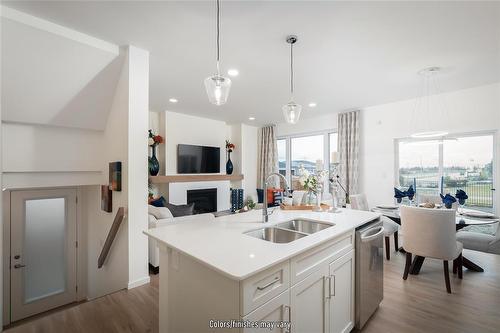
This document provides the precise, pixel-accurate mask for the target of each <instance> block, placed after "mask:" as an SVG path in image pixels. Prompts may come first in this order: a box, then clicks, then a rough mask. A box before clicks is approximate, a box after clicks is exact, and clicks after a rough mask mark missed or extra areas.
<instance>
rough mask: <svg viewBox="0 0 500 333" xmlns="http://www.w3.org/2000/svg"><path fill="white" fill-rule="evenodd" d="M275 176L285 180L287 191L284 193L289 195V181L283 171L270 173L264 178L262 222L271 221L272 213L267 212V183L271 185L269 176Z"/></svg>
mask: <svg viewBox="0 0 500 333" xmlns="http://www.w3.org/2000/svg"><path fill="white" fill-rule="evenodd" d="M273 176H278V177H281V178H282V179H283V181H284V182H285V193H284V195H286V196H288V195H289V187H288V181H287V180H286V178H285V176H283V175H282V174H281V173H277V172H273V173H270V174H269V175H268V176H267V177H266V178H265V179H264V202H263V204H262V222H264V223H265V222H268V221H269V215H271V214H268V213H267V185H269V184H268V182H269V178H271V177H273Z"/></svg>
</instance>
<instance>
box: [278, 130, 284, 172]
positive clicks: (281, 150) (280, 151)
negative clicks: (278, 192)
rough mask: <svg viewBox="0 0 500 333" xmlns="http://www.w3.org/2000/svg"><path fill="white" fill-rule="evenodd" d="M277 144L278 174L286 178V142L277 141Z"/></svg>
mask: <svg viewBox="0 0 500 333" xmlns="http://www.w3.org/2000/svg"><path fill="white" fill-rule="evenodd" d="M277 143H278V172H279V173H281V174H282V175H283V176H285V177H286V140H285V139H279V140H277Z"/></svg>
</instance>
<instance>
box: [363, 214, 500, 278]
mask: <svg viewBox="0 0 500 333" xmlns="http://www.w3.org/2000/svg"><path fill="white" fill-rule="evenodd" d="M384 206H385V207H384ZM391 206H392V205H381V206H378V207H375V208H372V211H373V212H378V213H380V214H382V215H383V216H386V217H388V218H389V219H391V220H393V221H394V222H396V223H397V224H399V225H401V216H400V210H399V206H393V207H391ZM389 207H390V208H389ZM428 209H446V208H428ZM474 212H476V213H480V211H479V210H474V209H469V208H467V209H458V210H457V214H456V219H455V226H456V230H457V231H459V230H460V229H462V228H464V227H466V226H470V225H486V224H492V223H497V222H499V221H500V219H499V218H498V217H497V216H491V217H488V218H477V217H471V216H470V215H469V214H470V213H474ZM398 251H400V252H403V253H404V252H405V250H404V246H402V247H400V248H399V249H398ZM424 260H425V257H422V256H415V258H414V259H413V261H412V264H411V266H410V274H412V275H418V274H419V273H420V269H421V268H422V264H423V263H424ZM462 264H463V266H464V267H465V268H467V269H469V270H471V271H475V272H484V269H483V268H482V267H481V266H479V265H478V264H476V263H474V262H473V261H471V260H469V259H467V258H466V257H464V256H462Z"/></svg>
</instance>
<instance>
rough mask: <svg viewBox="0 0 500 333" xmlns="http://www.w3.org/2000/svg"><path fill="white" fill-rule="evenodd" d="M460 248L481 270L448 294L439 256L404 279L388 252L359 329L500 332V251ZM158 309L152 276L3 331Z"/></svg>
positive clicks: (400, 259)
mask: <svg viewBox="0 0 500 333" xmlns="http://www.w3.org/2000/svg"><path fill="white" fill-rule="evenodd" d="M464 253H466V256H467V257H468V258H469V259H471V260H473V261H475V262H477V263H478V264H480V265H481V266H482V267H484V268H485V272H484V273H476V272H469V271H467V270H465V271H464V278H463V280H462V281H460V280H459V279H458V278H457V277H456V276H452V277H451V288H452V292H453V293H452V294H447V293H446V289H445V284H444V278H443V265H442V262H441V261H437V260H432V259H426V261H425V263H424V266H423V267H422V270H421V273H420V275H418V276H413V275H410V276H409V277H408V280H406V281H403V279H402V278H401V276H402V272H403V267H404V255H403V254H400V253H395V252H392V253H391V255H392V257H391V260H390V261H385V279H384V288H385V290H384V292H385V297H384V301H383V302H382V304H381V305H380V308H379V309H378V311H377V312H376V313H375V314H374V316H373V317H372V318H371V319H370V321H369V322H368V323H367V324H366V326H365V328H364V329H363V331H362V332H363V333H365V332H366V333H382V332H387V333H393V332H394V333H396V332H397V333H401V332H404V333H412V332H445V333H455V332H457V333H458V332H460V333H462V332H463V333H483V332H484V333H489V332H491V333H493V332H495V333H498V332H500V256H498V255H489V254H484V253H479V252H473V251H465V252H464ZM450 270H451V265H450ZM157 312H158V277H157V276H154V277H152V280H151V283H150V284H149V285H145V286H142V287H138V288H135V289H132V290H123V291H120V292H117V293H114V294H112V295H108V296H105V297H102V298H99V299H96V300H93V301H90V302H85V303H81V304H77V305H72V306H68V307H65V308H62V309H58V310H54V311H51V312H49V313H46V314H43V315H39V316H37V317H34V318H31V319H28V320H25V321H23V322H21V323H18V324H15V325H14V326H13V327H11V328H9V329H7V330H6V331H5V332H7V333H25V332H29V333H38V332H40V333H42V332H43V333H45V332H47V333H48V332H50V333H59V332H61V333H63V332H72V333H73V332H74V333H76V332H89V333H90V332H92V333H101V332H106V333H114V332H117V333H118V332H120V333H121V332H124V333H125V332H158V314H157ZM311 333H312V332H311Z"/></svg>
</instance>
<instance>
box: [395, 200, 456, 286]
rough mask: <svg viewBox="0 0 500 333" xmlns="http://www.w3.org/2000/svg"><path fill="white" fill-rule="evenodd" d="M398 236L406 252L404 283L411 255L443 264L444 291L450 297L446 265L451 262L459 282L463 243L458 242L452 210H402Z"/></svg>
mask: <svg viewBox="0 0 500 333" xmlns="http://www.w3.org/2000/svg"><path fill="white" fill-rule="evenodd" d="M400 214H401V232H402V233H403V235H404V239H403V248H404V249H405V251H406V265H405V270H404V274H403V279H404V280H406V279H407V278H408V273H409V271H410V266H411V261H412V255H415V256H421V257H428V258H434V259H440V260H443V268H444V279H445V283H446V291H447V292H448V293H451V286H450V274H449V270H448V261H449V260H452V261H453V262H454V264H455V265H456V267H457V269H458V277H459V278H460V279H461V278H462V248H463V246H462V243H460V242H457V236H456V231H455V214H456V211H455V210H454V209H428V208H418V207H409V206H402V207H401V212H400Z"/></svg>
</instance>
